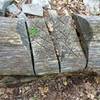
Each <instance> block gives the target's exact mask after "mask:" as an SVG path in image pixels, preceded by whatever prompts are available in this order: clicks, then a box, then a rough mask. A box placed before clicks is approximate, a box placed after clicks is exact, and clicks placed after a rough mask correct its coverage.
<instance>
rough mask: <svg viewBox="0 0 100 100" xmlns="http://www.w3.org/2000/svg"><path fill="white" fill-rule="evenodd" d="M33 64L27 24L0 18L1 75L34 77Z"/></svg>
mask: <svg viewBox="0 0 100 100" xmlns="http://www.w3.org/2000/svg"><path fill="white" fill-rule="evenodd" d="M32 74H33V69H32V62H31V56H30V49H29V42H28V37H27V33H26V28H25V24H24V22H23V21H22V20H20V21H19V20H18V19H12V18H3V17H0V75H32Z"/></svg>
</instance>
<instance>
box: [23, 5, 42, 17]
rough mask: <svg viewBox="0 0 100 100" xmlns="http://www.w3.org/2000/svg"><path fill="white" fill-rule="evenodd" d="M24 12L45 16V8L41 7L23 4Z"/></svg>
mask: <svg viewBox="0 0 100 100" xmlns="http://www.w3.org/2000/svg"><path fill="white" fill-rule="evenodd" d="M22 11H23V12H24V13H26V14H31V15H37V16H43V8H42V6H39V5H34V4H23V5H22Z"/></svg>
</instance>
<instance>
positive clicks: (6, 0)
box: [0, 0, 13, 16]
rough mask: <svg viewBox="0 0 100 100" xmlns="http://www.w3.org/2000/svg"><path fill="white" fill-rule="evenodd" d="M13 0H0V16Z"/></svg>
mask: <svg viewBox="0 0 100 100" xmlns="http://www.w3.org/2000/svg"><path fill="white" fill-rule="evenodd" d="M12 1H13V0H0V16H2V15H3V16H4V14H5V10H6V8H7V7H8V6H9V5H10V3H11V2H12Z"/></svg>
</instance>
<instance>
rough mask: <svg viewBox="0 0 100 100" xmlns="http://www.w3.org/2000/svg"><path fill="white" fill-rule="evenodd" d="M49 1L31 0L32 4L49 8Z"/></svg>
mask: <svg viewBox="0 0 100 100" xmlns="http://www.w3.org/2000/svg"><path fill="white" fill-rule="evenodd" d="M50 1H51V0H32V4H34V5H38V6H42V7H46V8H49V9H51V5H50V3H49V2H50Z"/></svg>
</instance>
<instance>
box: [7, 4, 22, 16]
mask: <svg viewBox="0 0 100 100" xmlns="http://www.w3.org/2000/svg"><path fill="white" fill-rule="evenodd" d="M7 10H8V11H9V12H10V13H12V14H14V15H17V14H19V13H20V12H21V10H20V9H18V7H17V6H16V5H15V4H12V5H10V6H8V7H7Z"/></svg>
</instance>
